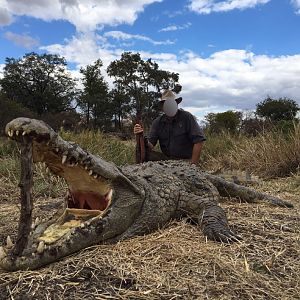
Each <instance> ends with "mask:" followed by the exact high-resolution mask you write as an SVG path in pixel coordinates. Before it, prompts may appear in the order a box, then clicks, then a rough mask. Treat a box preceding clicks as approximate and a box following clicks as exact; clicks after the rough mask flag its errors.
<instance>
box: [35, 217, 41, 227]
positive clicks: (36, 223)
mask: <svg viewBox="0 0 300 300" xmlns="http://www.w3.org/2000/svg"><path fill="white" fill-rule="evenodd" d="M39 223H40V219H39V217H36V219H35V221H34V226H37V225H38V224H39Z"/></svg>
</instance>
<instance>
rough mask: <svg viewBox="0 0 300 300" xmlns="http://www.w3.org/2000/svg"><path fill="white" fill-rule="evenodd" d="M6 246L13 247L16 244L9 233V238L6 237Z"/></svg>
mask: <svg viewBox="0 0 300 300" xmlns="http://www.w3.org/2000/svg"><path fill="white" fill-rule="evenodd" d="M6 246H7V248H12V247H13V246H14V244H13V242H12V240H11V238H10V236H9V235H8V236H7V238H6Z"/></svg>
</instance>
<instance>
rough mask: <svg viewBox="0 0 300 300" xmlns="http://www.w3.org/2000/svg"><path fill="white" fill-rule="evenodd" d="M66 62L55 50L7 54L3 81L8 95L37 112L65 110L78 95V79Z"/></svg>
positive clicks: (4, 89) (40, 113) (1, 83)
mask: <svg viewBox="0 0 300 300" xmlns="http://www.w3.org/2000/svg"><path fill="white" fill-rule="evenodd" d="M66 65H67V63H66V61H65V59H64V58H62V57H59V56H58V55H52V54H42V55H39V54H36V53H28V54H25V55H24V56H23V57H22V58H20V59H15V58H6V65H5V67H4V73H3V79H1V81H0V85H1V87H2V90H3V92H4V93H5V94H6V96H7V97H8V98H9V99H11V100H13V101H15V102H18V103H20V104H22V105H23V106H25V107H27V108H29V109H30V110H31V111H33V112H35V113H37V114H38V115H42V114H45V113H55V112H59V111H63V110H66V109H68V108H70V107H71V102H72V100H74V97H75V95H76V89H75V84H76V83H75V80H74V79H72V78H71V75H70V73H68V72H67V70H66Z"/></svg>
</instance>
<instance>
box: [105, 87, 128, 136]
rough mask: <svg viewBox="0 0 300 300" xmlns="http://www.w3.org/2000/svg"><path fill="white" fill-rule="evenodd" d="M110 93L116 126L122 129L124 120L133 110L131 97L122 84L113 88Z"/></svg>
mask: <svg viewBox="0 0 300 300" xmlns="http://www.w3.org/2000/svg"><path fill="white" fill-rule="evenodd" d="M109 95H110V102H111V107H112V111H113V115H114V123H115V128H118V129H119V130H120V131H121V130H122V129H123V121H124V119H125V118H127V117H128V116H129V114H130V111H131V106H130V97H129V96H128V95H127V94H126V92H125V91H124V89H122V87H120V86H116V87H115V88H114V89H112V90H111V91H110V93H109Z"/></svg>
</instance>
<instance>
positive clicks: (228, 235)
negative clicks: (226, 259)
mask: <svg viewBox="0 0 300 300" xmlns="http://www.w3.org/2000/svg"><path fill="white" fill-rule="evenodd" d="M205 234H206V236H207V238H208V239H209V240H212V241H217V242H221V243H226V244H231V243H236V242H240V241H241V240H242V238H241V237H240V236H238V235H237V234H236V233H234V232H233V231H231V230H230V229H229V228H228V229H227V228H226V229H223V230H219V231H218V230H214V229H213V228H209V229H207V230H205Z"/></svg>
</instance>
